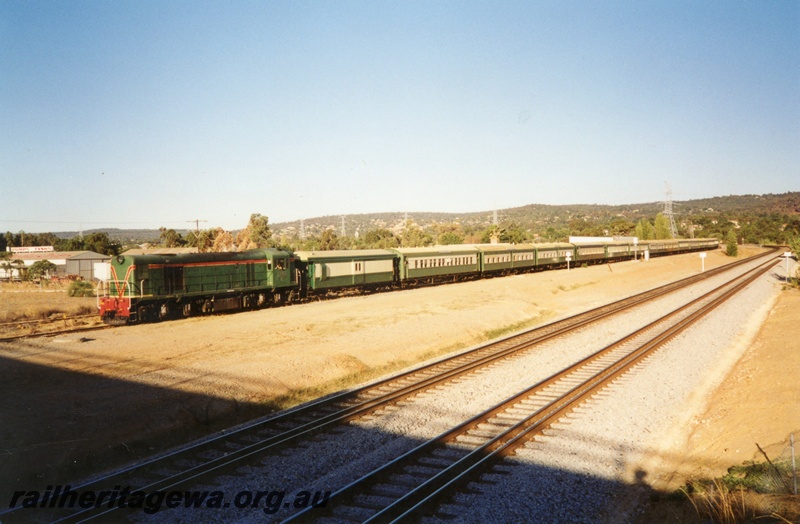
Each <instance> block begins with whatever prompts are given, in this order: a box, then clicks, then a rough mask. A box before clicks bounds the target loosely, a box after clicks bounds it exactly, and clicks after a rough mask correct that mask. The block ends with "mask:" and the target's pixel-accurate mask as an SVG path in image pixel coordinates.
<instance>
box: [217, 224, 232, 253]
mask: <svg viewBox="0 0 800 524" xmlns="http://www.w3.org/2000/svg"><path fill="white" fill-rule="evenodd" d="M211 251H214V252H215V253H219V252H229V251H236V244H235V243H234V241H233V235H231V234H230V232H228V231H225V230H224V229H222V228H221V227H218V228H217V230H216V233H215V235H214V244H213V245H212V246H211Z"/></svg>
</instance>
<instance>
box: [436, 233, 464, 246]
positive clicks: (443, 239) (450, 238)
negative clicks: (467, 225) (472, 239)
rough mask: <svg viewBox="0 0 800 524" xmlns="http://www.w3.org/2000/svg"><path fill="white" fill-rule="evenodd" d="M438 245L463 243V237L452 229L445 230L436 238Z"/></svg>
mask: <svg viewBox="0 0 800 524" xmlns="http://www.w3.org/2000/svg"><path fill="white" fill-rule="evenodd" d="M436 242H437V243H439V245H442V246H449V245H453V244H463V243H464V237H462V236H459V235H458V233H455V232H453V231H446V232H444V233H442V234H440V235H439V238H438V239H437V240H436Z"/></svg>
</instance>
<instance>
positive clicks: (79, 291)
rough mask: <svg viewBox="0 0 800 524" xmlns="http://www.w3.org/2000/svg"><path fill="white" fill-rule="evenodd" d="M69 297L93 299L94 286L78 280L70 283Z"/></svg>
mask: <svg viewBox="0 0 800 524" xmlns="http://www.w3.org/2000/svg"><path fill="white" fill-rule="evenodd" d="M67 295H69V296H71V297H93V296H94V286H92V283H91V282H86V281H83V280H76V281H75V282H72V283H70V285H69V287H68V288H67Z"/></svg>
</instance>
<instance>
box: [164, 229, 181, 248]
mask: <svg viewBox="0 0 800 524" xmlns="http://www.w3.org/2000/svg"><path fill="white" fill-rule="evenodd" d="M158 230H159V231H160V232H161V235H159V239H160V240H161V243H162V244H164V247H181V246H185V245H186V241H185V240H184V239H183V237H182V236H181V234H180V233H178V232H176V231H175V230H174V229H167V228H165V227H160V228H158Z"/></svg>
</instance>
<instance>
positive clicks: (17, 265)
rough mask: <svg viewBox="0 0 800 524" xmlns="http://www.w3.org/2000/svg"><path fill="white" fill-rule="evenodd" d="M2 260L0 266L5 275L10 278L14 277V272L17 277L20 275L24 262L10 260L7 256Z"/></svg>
mask: <svg viewBox="0 0 800 524" xmlns="http://www.w3.org/2000/svg"><path fill="white" fill-rule="evenodd" d="M3 260H4V262H3V263H1V264H0V267H2V268H3V270H4V271H5V272H6V277H7V278H8V279H9V280H11V279H13V278H14V273H15V272H16V274H17V276H18V277H21V276H22V273H23V271H24V268H25V262H23V261H22V260H19V259H15V260H11V259H10V258H9V257H6V258H4V259H3Z"/></svg>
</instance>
